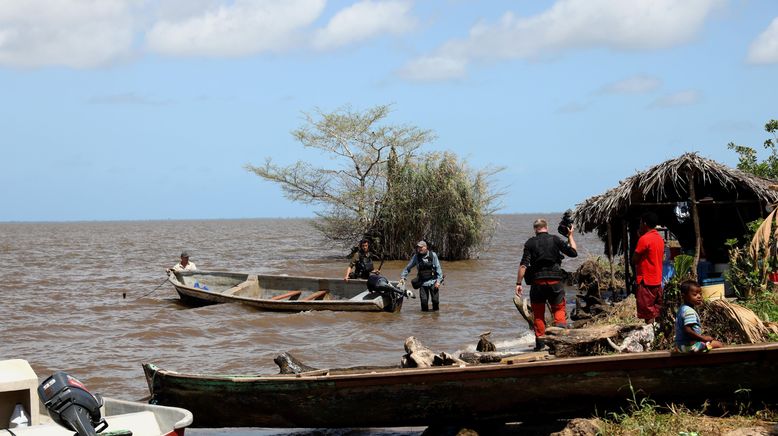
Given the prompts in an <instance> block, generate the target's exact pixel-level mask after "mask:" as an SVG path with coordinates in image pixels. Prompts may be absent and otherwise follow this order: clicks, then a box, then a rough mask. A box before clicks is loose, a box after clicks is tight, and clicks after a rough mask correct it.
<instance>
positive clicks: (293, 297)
mask: <svg viewBox="0 0 778 436" xmlns="http://www.w3.org/2000/svg"><path fill="white" fill-rule="evenodd" d="M302 293H303V291H289V292H287V293H285V294H281V295H276V296H274V297H270V299H271V300H286V299H287V298H288V299H290V300H296V299H297V297H299V296H300V294H302Z"/></svg>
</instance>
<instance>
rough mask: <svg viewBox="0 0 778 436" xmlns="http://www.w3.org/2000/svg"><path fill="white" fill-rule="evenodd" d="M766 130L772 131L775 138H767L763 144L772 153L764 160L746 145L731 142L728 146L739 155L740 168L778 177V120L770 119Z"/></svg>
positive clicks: (769, 177) (738, 165) (769, 176)
mask: <svg viewBox="0 0 778 436" xmlns="http://www.w3.org/2000/svg"><path fill="white" fill-rule="evenodd" d="M764 128H765V131H766V132H767V133H771V134H772V135H773V138H771V139H767V140H765V142H764V144H763V146H764V148H765V149H767V150H769V152H770V154H769V155H768V156H767V158H766V159H765V160H763V161H759V159H758V156H757V151H756V150H755V149H753V148H751V147H748V146H744V145H736V144H735V143H734V142H730V143H729V144H728V145H727V148H729V149H730V150H734V151H735V153H737V155H738V164H737V168H738V169H739V170H742V171H745V172H748V173H751V174H755V175H757V176H761V177H766V178H768V179H778V149H776V146H778V137H776V133H777V132H778V120H770V121H768V122H767V123H766V124H765V127H764Z"/></svg>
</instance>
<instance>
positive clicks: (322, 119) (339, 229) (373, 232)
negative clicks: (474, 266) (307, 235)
mask: <svg viewBox="0 0 778 436" xmlns="http://www.w3.org/2000/svg"><path fill="white" fill-rule="evenodd" d="M389 113H390V107H389V106H385V105H384V106H376V107H374V108H371V109H368V110H366V111H363V112H358V111H354V110H352V109H351V107H349V106H346V107H343V108H340V109H338V110H336V111H334V112H330V113H325V112H322V111H321V110H318V109H317V110H316V112H315V113H314V114H307V113H306V114H305V120H306V124H305V125H303V126H302V127H300V128H299V129H297V130H295V131H294V132H292V135H293V136H294V137H295V138H296V139H297V140H298V141H299V142H300V143H301V144H302V145H303V146H304V147H306V148H309V149H314V150H318V151H319V152H320V153H322V154H324V155H325V156H326V157H327V158H329V161H330V162H331V165H329V166H323V167H314V166H313V165H311V164H309V163H308V162H305V161H298V162H296V163H295V164H293V165H289V166H278V165H276V164H275V163H273V162H272V160H271V159H270V158H267V159H266V161H265V164H264V165H262V166H252V165H246V169H247V170H248V171H251V172H253V173H254V174H256V175H258V176H259V177H261V178H263V179H265V180H269V181H271V182H275V183H277V184H278V185H280V186H281V189H282V190H283V192H284V195H285V196H286V197H287V198H289V199H291V200H293V201H298V202H302V203H307V204H315V205H317V206H319V207H321V209H320V210H318V211H316V214H317V215H318V217H319V219H318V220H317V221H316V223H315V226H316V228H317V229H318V230H319V231H320V232H321V233H322V234H323V235H324V237H325V238H327V239H329V240H331V241H335V242H339V243H341V244H343V245H344V246H350V245H351V244H353V243H354V242H355V241H358V240H359V239H361V238H363V237H368V238H370V239H372V240H373V242H374V245H373V248H374V251H375V252H376V253H378V254H379V255H381V256H382V257H383V258H385V259H397V258H406V257H407V255H408V253H410V252H411V251H412V250H413V247H414V246H415V241H417V240H419V239H429V240H431V241H432V242H433V243H435V244H436V250H437V251H438V252H439V253H440V254H441V257H442V258H444V259H452V260H453V259H467V258H469V257H470V256H471V255H473V254H474V253H475V252H477V250H478V249H479V248H480V246H481V245H482V244H483V243H484V242H485V241H487V240H488V238H489V237H490V236H491V233H492V230H493V222H492V214H493V213H494V211H495V210H496V207H495V201H496V199H497V198H498V197H499V196H500V194H496V193H493V192H492V189H491V186H490V180H489V176H490V175H492V174H494V173H495V170H489V169H487V170H482V171H471V170H470V169H468V168H467V166H466V165H465V164H464V162H460V161H459V160H458V159H457V157H456V156H455V155H453V154H451V153H444V154H440V155H439V154H427V155H419V154H418V153H417V152H418V150H419V148H420V147H421V146H422V145H424V144H426V143H429V142H431V141H432V140H433V139H434V138H435V135H434V134H433V133H432V132H431V131H429V130H422V129H419V128H417V127H415V126H405V125H387V124H384V120H385V118H386V117H387V116H388V115H389Z"/></svg>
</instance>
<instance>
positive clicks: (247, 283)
mask: <svg viewBox="0 0 778 436" xmlns="http://www.w3.org/2000/svg"><path fill="white" fill-rule="evenodd" d="M256 284H257V283H256V281H255V282H252V281H250V280H247V281H245V282H243V283H241V284H239V285H237V286H234V287H232V289H228V290H226V291H224V292H222V295H235V294H238V293H240V292H241V291H243V290H245V289H248V288H250V287H251V286H255V285H256Z"/></svg>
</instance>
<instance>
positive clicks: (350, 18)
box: [313, 0, 416, 50]
mask: <svg viewBox="0 0 778 436" xmlns="http://www.w3.org/2000/svg"><path fill="white" fill-rule="evenodd" d="M410 10H411V3H410V2H408V1H395V0H388V1H380V0H379V1H374V0H362V1H360V2H358V3H355V4H353V5H351V6H349V7H347V8H345V9H343V10H341V11H340V12H338V13H337V14H335V16H334V17H332V19H331V20H330V21H329V23H327V26H326V27H325V28H323V29H321V30H319V31H318V32H317V33H316V38H315V39H314V41H313V45H314V47H316V48H318V49H321V50H326V49H332V48H337V47H341V46H344V45H347V44H352V43H355V42H359V41H363V40H365V39H368V38H372V37H375V36H378V35H381V34H384V33H387V34H393V35H399V34H403V33H405V32H408V31H409V30H411V29H413V27H414V26H415V25H416V20H415V19H414V18H413V17H411V16H410V15H409V14H408V13H409V12H410Z"/></svg>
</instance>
